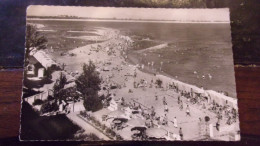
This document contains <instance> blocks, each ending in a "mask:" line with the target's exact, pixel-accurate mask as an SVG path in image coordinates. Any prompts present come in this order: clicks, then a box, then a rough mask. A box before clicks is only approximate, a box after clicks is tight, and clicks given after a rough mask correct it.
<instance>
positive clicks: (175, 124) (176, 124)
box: [173, 117, 178, 128]
mask: <svg viewBox="0 0 260 146" xmlns="http://www.w3.org/2000/svg"><path fill="white" fill-rule="evenodd" d="M173 126H174V127H175V128H178V123H177V119H176V117H174V119H173Z"/></svg>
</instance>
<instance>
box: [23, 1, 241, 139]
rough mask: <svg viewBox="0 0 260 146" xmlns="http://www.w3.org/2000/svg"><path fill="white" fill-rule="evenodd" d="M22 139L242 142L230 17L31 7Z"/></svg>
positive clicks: (213, 12)
mask: <svg viewBox="0 0 260 146" xmlns="http://www.w3.org/2000/svg"><path fill="white" fill-rule="evenodd" d="M21 108H22V110H21V111H22V113H21V129H20V140H22V141H32V140H33V141H34V140H35V141H36V140H60V141H63V140H64V141H239V140H240V128H239V118H238V117H239V114H238V104H237V96H236V84H235V76H234V63H233V52H232V43H231V28H230V15H229V9H228V8H221V9H172V8H167V9H166V8H127V7H125V8H116V7H72V6H41V5H31V6H29V7H28V8H27V20H26V44H25V66H24V84H23V96H22V107H21Z"/></svg>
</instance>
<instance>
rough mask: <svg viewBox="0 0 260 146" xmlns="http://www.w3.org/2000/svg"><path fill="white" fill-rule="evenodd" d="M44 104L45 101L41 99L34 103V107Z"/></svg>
mask: <svg viewBox="0 0 260 146" xmlns="http://www.w3.org/2000/svg"><path fill="white" fill-rule="evenodd" d="M41 104H43V101H42V100H41V99H36V100H35V101H34V102H33V105H41Z"/></svg>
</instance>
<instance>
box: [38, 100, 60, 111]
mask: <svg viewBox="0 0 260 146" xmlns="http://www.w3.org/2000/svg"><path fill="white" fill-rule="evenodd" d="M58 109H59V107H58V105H57V104H56V103H55V102H54V103H49V102H47V103H44V104H43V105H42V107H41V110H40V111H41V113H42V114H44V113H48V112H52V111H57V110H58Z"/></svg>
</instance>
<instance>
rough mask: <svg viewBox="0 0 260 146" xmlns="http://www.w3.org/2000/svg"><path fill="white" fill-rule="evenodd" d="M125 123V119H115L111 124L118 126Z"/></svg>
mask: <svg viewBox="0 0 260 146" xmlns="http://www.w3.org/2000/svg"><path fill="white" fill-rule="evenodd" d="M127 121H128V119H126V118H115V119H114V120H113V121H112V122H113V123H117V124H120V123H125V122H127Z"/></svg>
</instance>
